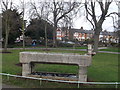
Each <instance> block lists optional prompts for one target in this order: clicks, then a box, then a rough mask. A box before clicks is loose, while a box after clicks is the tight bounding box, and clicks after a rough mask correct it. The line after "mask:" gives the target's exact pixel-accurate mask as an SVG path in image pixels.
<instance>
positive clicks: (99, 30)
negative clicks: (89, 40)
mask: <svg viewBox="0 0 120 90" xmlns="http://www.w3.org/2000/svg"><path fill="white" fill-rule="evenodd" d="M99 26H100V27H97V28H96V29H94V31H95V33H94V47H93V52H96V53H97V52H98V45H99V35H100V32H101V31H102V24H101V25H99Z"/></svg>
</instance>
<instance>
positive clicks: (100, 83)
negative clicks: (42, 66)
mask: <svg viewBox="0 0 120 90" xmlns="http://www.w3.org/2000/svg"><path fill="white" fill-rule="evenodd" d="M0 75H3V76H7V79H8V80H9V77H19V78H26V79H34V80H40V85H41V83H42V81H53V82H63V83H76V84H78V88H79V84H94V85H97V84H98V85H115V88H118V85H119V84H120V82H80V81H66V80H54V79H44V78H35V77H26V76H19V75H12V74H6V73H0Z"/></svg>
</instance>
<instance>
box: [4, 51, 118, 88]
mask: <svg viewBox="0 0 120 90" xmlns="http://www.w3.org/2000/svg"><path fill="white" fill-rule="evenodd" d="M21 51H22V50H11V52H12V53H8V54H3V56H2V72H3V73H9V74H21V72H22V71H21V67H19V66H17V65H16V64H18V63H19V52H21ZM27 51H30V50H27ZM31 51H40V50H31ZM40 52H44V51H40ZM50 52H51V51H50ZM52 52H62V53H79V54H84V53H85V52H81V51H63V50H59V51H58V50H52ZM35 69H36V70H39V71H47V72H60V73H78V71H77V70H78V66H73V65H50V64H37V65H36V68H35ZM88 79H89V80H90V81H99V82H109V81H110V82H113V81H118V55H117V54H105V53H104V54H102V53H98V54H97V55H95V56H94V57H93V60H92V65H91V66H90V67H89V68H88ZM30 81H31V82H30ZM3 83H7V84H15V85H18V86H21V87H28V85H29V86H30V87H37V88H39V87H42V88H50V87H51V88H61V87H62V88H76V87H77V85H76V84H66V83H56V82H48V81H43V82H42V85H41V86H40V85H39V81H37V80H26V79H19V78H18V79H15V78H10V80H9V81H8V80H7V78H6V76H3ZM30 87H29V88H30ZM80 87H81V88H83V87H108V86H106V85H105V86H104V85H96V86H95V85H80ZM109 87H114V86H112V85H111V86H110V85H109Z"/></svg>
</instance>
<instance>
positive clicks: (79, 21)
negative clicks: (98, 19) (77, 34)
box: [4, 0, 118, 32]
mask: <svg viewBox="0 0 120 90" xmlns="http://www.w3.org/2000/svg"><path fill="white" fill-rule="evenodd" d="M4 1H5V0H4ZM12 1H13V3H14V4H16V5H18V7H19V8H21V9H22V7H21V6H20V0H12ZM21 1H23V0H21ZM28 1H30V0H24V2H28ZM34 1H38V0H34ZM47 1H49V0H47ZM58 1H60V0H58ZM62 1H63V0H62ZM64 1H69V0H64ZM81 1H82V2H84V0H81ZM96 7H97V8H96V15H99V14H101V12H100V8H99V7H98V6H96ZM26 8H28V7H27V5H26ZM26 11H27V9H26ZM81 12H82V15H81V16H79V17H77V18H74V20H73V21H74V24H73V28H77V29H79V28H81V27H83V28H84V29H86V30H91V29H92V25H91V24H90V23H89V22H88V21H87V20H86V17H85V14H84V9H83V10H82V11H81ZM110 12H118V6H117V5H116V3H115V2H113V3H112V4H111V5H110V8H109V11H108V13H110ZM28 16H29V15H28V13H27V12H26V14H25V19H27V20H28ZM116 20H117V17H116ZM102 27H103V30H107V31H110V32H112V31H114V27H113V19H112V18H111V17H109V18H106V20H105V21H104V23H103V26H102Z"/></svg>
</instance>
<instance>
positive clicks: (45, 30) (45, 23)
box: [45, 22, 48, 50]
mask: <svg viewBox="0 0 120 90" xmlns="http://www.w3.org/2000/svg"><path fill="white" fill-rule="evenodd" d="M47 44H48V43H47V22H46V23H45V46H46V50H47Z"/></svg>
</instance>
